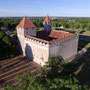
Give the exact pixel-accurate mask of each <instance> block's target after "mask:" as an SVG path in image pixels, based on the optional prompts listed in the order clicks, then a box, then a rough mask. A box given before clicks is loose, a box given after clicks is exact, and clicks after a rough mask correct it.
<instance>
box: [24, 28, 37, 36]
mask: <svg viewBox="0 0 90 90" xmlns="http://www.w3.org/2000/svg"><path fill="white" fill-rule="evenodd" d="M24 33H25V36H27V35H30V36H36V28H26V29H25V30H24Z"/></svg>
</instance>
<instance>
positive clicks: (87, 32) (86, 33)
mask: <svg viewBox="0 0 90 90" xmlns="http://www.w3.org/2000/svg"><path fill="white" fill-rule="evenodd" d="M82 35H87V36H90V31H85V32H83V34H82Z"/></svg>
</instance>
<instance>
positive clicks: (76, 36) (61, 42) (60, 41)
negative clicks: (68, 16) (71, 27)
mask: <svg viewBox="0 0 90 90" xmlns="http://www.w3.org/2000/svg"><path fill="white" fill-rule="evenodd" d="M76 38H79V35H75V36H73V37H69V38H66V39H62V40H57V41H56V42H55V41H54V42H53V43H49V44H50V47H53V46H59V45H62V44H63V43H65V42H68V41H71V40H74V39H76Z"/></svg>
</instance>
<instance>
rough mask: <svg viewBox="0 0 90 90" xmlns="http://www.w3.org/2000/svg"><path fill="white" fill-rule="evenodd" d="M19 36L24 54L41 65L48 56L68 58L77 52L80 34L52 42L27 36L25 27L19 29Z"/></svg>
mask: <svg viewBox="0 0 90 90" xmlns="http://www.w3.org/2000/svg"><path fill="white" fill-rule="evenodd" d="M17 36H18V39H19V44H20V46H21V49H22V53H23V55H25V56H27V57H28V58H29V59H30V60H33V61H35V62H36V63H38V64H40V65H41V66H43V65H45V62H46V61H48V57H54V56H62V57H63V59H65V60H66V59H68V58H70V57H72V56H73V55H75V54H76V53H77V48H78V35H76V36H73V37H71V38H68V39H64V40H61V41H57V42H55V43H52V44H49V43H45V42H43V41H40V40H35V39H30V38H27V37H25V36H24V30H23V29H20V30H17Z"/></svg>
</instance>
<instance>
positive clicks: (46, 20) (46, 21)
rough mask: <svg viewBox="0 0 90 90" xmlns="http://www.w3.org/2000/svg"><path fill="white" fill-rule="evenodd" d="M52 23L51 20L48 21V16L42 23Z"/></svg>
mask: <svg viewBox="0 0 90 90" xmlns="http://www.w3.org/2000/svg"><path fill="white" fill-rule="evenodd" d="M51 22H52V21H51V19H50V17H49V16H47V17H46V18H45V20H44V23H51Z"/></svg>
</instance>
